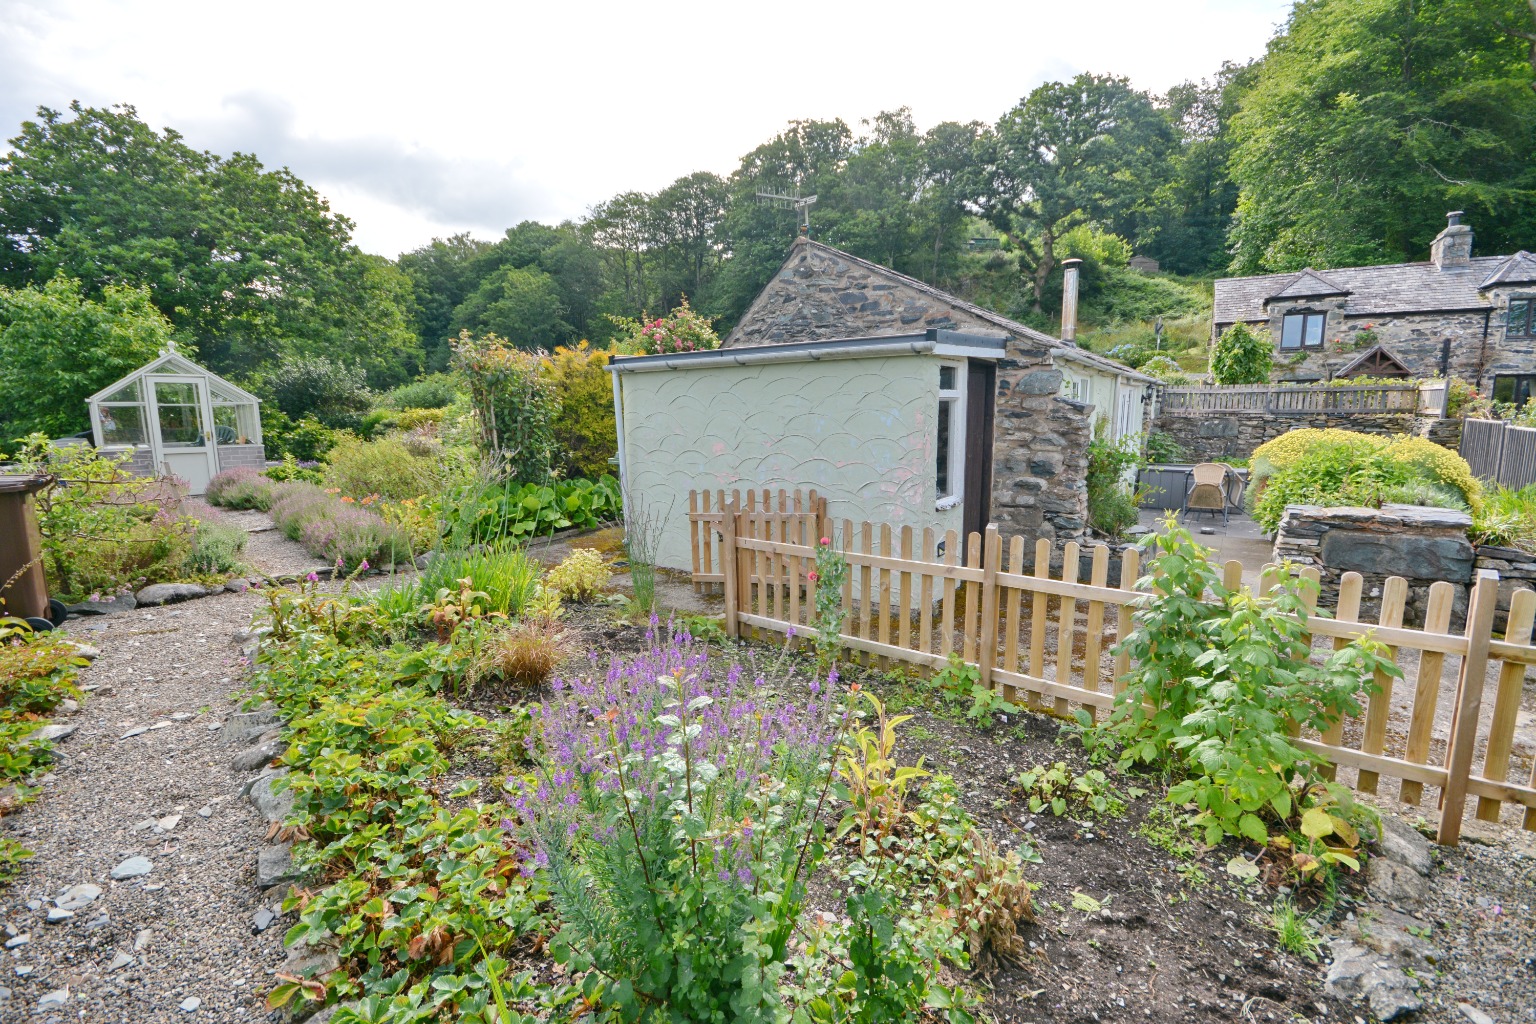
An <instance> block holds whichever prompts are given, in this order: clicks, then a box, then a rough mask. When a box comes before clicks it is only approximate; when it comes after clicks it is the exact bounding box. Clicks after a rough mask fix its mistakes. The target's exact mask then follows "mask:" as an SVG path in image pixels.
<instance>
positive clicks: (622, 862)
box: [513, 618, 846, 1021]
mask: <svg viewBox="0 0 1536 1024" xmlns="http://www.w3.org/2000/svg"><path fill="white" fill-rule="evenodd" d="M656 629H657V623H656V620H655V619H654V618H653V619H652V633H651V636H652V640H653V642H652V646H651V649H650V650H649V651H647V652H645V653H643V654H641V655H640V656H638V657H636V658H635V659H633V660H631V661H622V660H615V661H614V662H613V663H612V665H611V667H610V668H609V670H608V672H607V674H606V675H603V676H594V677H593V678H591V679H576V680H571V681H560V680H557V681H556V682H555V683H554V684H553V688H554V695H553V697H552V698H551V699H550V700H549V701H548V702H546V703H545V704H544V705H543V706H542V707H541V708H539V709H538V711H537V714H538V715H539V718H540V720H541V721H540V723H539V724H540V726H541V728H539V729H538V730H536V731H537V732H539V733H540V734H541V736H542V740H543V744H544V749H545V751H546V754H545V758H544V763H543V765H542V767H541V769H540V770H539V773H538V775H537V782H536V783H532V782H530V783H529V784H527V785H526V786H525V787H524V792H522V793H521V794H520V795H518V796H517V797H515V799H514V800H513V806H514V807H515V808H516V810H517V812H518V815H519V816H520V819H521V821H520V823H519V824H518V825H517V826H516V827H517V828H518V829H519V830H520V831H521V832H522V833H523V836H522V837H523V838H524V839H525V840H528V841H531V845H532V847H533V848H534V849H535V850H536V854H535V855H534V858H533V860H532V861H531V862H530V863H528V864H527V865H525V870H526V871H527V872H529V873H530V874H531V873H533V872H535V871H536V870H537V869H539V868H544V869H546V872H547V878H548V882H549V887H550V892H551V894H552V897H553V900H554V904H555V907H556V909H557V911H558V912H559V914H560V916H561V918H562V919H563V920H564V922H565V927H564V928H563V929H562V931H561V933H560V935H559V936H558V937H557V939H556V940H555V942H554V943H553V944H552V951H553V953H554V955H555V956H556V957H557V959H559V960H561V961H562V962H564V963H566V964H567V965H568V966H569V967H570V969H571V971H572V973H576V972H578V971H589V970H595V971H596V972H597V973H598V975H599V976H601V977H603V978H605V979H606V981H607V983H606V986H605V992H604V996H603V998H604V999H605V1000H606V1001H607V1002H609V1003H610V1004H611V1005H613V1006H615V1007H616V1008H617V1009H618V1010H619V1011H620V1012H621V1013H622V1014H623V1015H624V1016H625V1017H627V1018H629V1019H640V1020H689V1021H726V1020H730V1021H768V1020H772V1019H774V1017H775V1013H776V1012H777V1010H778V1008H779V1007H780V1004H781V1000H780V994H779V978H780V975H781V974H782V972H783V969H784V963H785V959H786V955H787V954H786V950H787V946H788V943H789V938H790V934H791V932H792V931H793V929H794V927H795V923H796V920H797V918H798V917H799V915H800V911H801V908H802V905H803V903H804V900H805V891H806V890H805V879H806V878H807V876H809V875H810V873H811V872H812V871H814V870H815V868H816V866H817V864H818V863H819V862H820V861H821V859H822V857H823V855H824V854H825V841H824V833H823V830H822V826H821V825H820V823H819V822H818V821H817V818H818V815H819V812H820V811H821V809H822V807H823V806H824V805H825V803H826V801H827V799H828V793H829V790H830V782H831V775H832V764H831V760H832V751H833V750H834V749H835V748H836V747H837V745H838V743H839V742H840V741H841V739H842V737H843V734H844V732H845V729H846V715H845V709H844V708H843V707H842V706H841V705H840V704H839V703H838V702H837V700H836V697H835V695H834V694H833V693H832V692H830V688H831V686H832V685H833V684H835V677H834V678H833V679H832V680H829V683H828V685H827V687H823V686H821V685H819V684H818V683H817V682H814V681H813V682H812V683H811V685H810V687H809V692H808V693H807V694H806V695H805V696H806V699H804V700H803V701H797V700H794V699H792V698H791V697H790V696H789V695H788V694H783V693H774V692H772V691H771V690H769V688H768V687H767V685H766V684H765V683H764V681H763V679H762V678H761V677H758V678H756V679H749V678H747V677H746V675H745V674H744V673H743V671H742V669H741V668H740V666H733V667H732V668H731V669H730V670H729V671H728V672H726V673H725V674H724V675H723V676H722V675H720V674H719V673H718V672H716V671H715V670H712V669H711V668H710V667H709V666H708V664H707V659H706V655H705V652H704V650H703V648H702V647H699V646H695V645H693V644H692V642H691V638H690V637H689V636H688V635H687V634H686V633H685V632H681V631H670V630H669V634H670V635H669V638H668V639H667V640H666V641H657V640H655V633H656Z"/></svg>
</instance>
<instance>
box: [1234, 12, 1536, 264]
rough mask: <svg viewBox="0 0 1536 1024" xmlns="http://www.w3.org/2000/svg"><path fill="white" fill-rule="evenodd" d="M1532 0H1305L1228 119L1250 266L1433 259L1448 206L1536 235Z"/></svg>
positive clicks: (1501, 234) (1486, 239)
mask: <svg viewBox="0 0 1536 1024" xmlns="http://www.w3.org/2000/svg"><path fill="white" fill-rule="evenodd" d="M1531 19H1532V14H1531V11H1530V10H1529V4H1528V2H1527V0H1371V2H1365V3H1363V2H1359V0H1305V2H1302V3H1298V4H1297V5H1296V6H1295V7H1294V8H1293V9H1292V12H1291V15H1290V18H1289V20H1288V21H1287V23H1286V26H1285V28H1284V30H1283V31H1282V32H1281V33H1280V34H1279V35H1277V36H1276V37H1275V38H1274V39H1273V40H1272V41H1271V42H1270V44H1269V49H1268V52H1267V53H1266V54H1265V56H1264V58H1263V59H1262V61H1261V62H1260V63H1259V64H1258V66H1257V68H1256V69H1255V71H1254V73H1253V76H1252V81H1251V84H1250V85H1249V87H1248V88H1247V89H1246V90H1245V91H1244V92H1243V94H1242V98H1241V101H1240V109H1239V111H1238V112H1237V113H1236V114H1235V115H1234V117H1233V119H1232V134H1233V147H1234V148H1233V154H1232V164H1231V166H1232V176H1233V178H1234V180H1235V181H1236V182H1237V184H1238V187H1239V189H1240V197H1239V200H1238V219H1237V223H1236V226H1235V228H1234V231H1233V234H1232V241H1233V243H1234V254H1235V256H1234V261H1233V269H1234V270H1235V271H1237V272H1239V273H1255V272H1259V271H1264V270H1271V271H1277V270H1293V269H1297V268H1299V267H1302V266H1307V265H1310V266H1315V267H1330V266H1341V265H1349V264H1359V263H1376V262H1390V261H1393V260H1422V259H1424V258H1425V255H1426V253H1427V251H1428V247H1429V243H1430V240H1431V239H1433V238H1434V236H1435V234H1436V233H1437V232H1438V231H1439V230H1440V228H1441V227H1443V226H1444V224H1445V212H1446V211H1447V210H1453V209H1464V210H1466V211H1468V215H1469V216H1468V219H1469V220H1470V221H1471V222H1472V223H1473V224H1475V225H1476V228H1477V233H1478V245H1479V248H1480V249H1481V250H1482V251H1483V252H1507V251H1509V250H1510V249H1513V248H1518V247H1522V246H1529V245H1530V243H1531V239H1532V238H1533V237H1536V162H1533V161H1532V160H1531V151H1532V143H1533V140H1536V92H1533V91H1532V88H1531V87H1532V84H1533V82H1536V77H1533V76H1536V68H1533V67H1532V65H1531V62H1530V49H1529V44H1528V41H1527V40H1526V39H1524V38H1521V36H1520V35H1518V34H1517V33H1518V32H1521V31H1529V29H1530V28H1531V27H1532V20H1531Z"/></svg>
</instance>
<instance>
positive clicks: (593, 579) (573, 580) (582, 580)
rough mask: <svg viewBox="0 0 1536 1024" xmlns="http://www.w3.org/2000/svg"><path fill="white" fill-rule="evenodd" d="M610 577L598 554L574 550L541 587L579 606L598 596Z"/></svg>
mask: <svg viewBox="0 0 1536 1024" xmlns="http://www.w3.org/2000/svg"><path fill="white" fill-rule="evenodd" d="M610 575H612V573H611V570H609V568H608V565H607V563H606V562H604V561H603V556H602V555H601V554H599V553H598V552H597V551H595V550H594V549H592V548H577V549H575V550H574V551H572V552H571V553H570V554H569V555H567V556H566V557H565V560H564V561H563V562H561V563H560V564H559V565H557V566H555V567H554V568H553V569H551V570H549V573H548V574H547V575H546V576H545V577H544V584H545V586H547V587H549V589H551V590H553V591H555V592H556V593H558V594H559V595H560V596H561V597H563V598H564V599H565V600H567V601H573V602H575V603H577V604H581V603H583V602H585V601H590V600H592V599H593V598H594V597H596V596H597V595H598V594H601V593H602V592H603V588H604V587H605V586H607V585H608V577H609V576H610Z"/></svg>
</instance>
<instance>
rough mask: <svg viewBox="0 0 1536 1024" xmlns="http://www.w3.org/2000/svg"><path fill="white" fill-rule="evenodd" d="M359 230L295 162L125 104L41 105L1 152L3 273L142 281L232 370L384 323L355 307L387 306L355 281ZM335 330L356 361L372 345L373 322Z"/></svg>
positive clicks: (96, 292)
mask: <svg viewBox="0 0 1536 1024" xmlns="http://www.w3.org/2000/svg"><path fill="white" fill-rule="evenodd" d="M351 226H352V225H351V222H350V221H348V220H347V219H346V218H344V217H340V216H337V215H335V214H333V213H332V212H331V210H330V208H329V207H328V205H327V204H326V202H325V200H323V199H322V198H321V197H320V196H319V195H318V194H316V192H315V191H314V190H313V189H311V188H310V187H309V186H307V185H305V184H304V183H303V182H302V181H300V180H299V179H298V178H297V177H296V176H295V175H294V174H293V173H292V172H290V171H289V170H287V169H286V168H283V169H279V170H267V169H265V168H264V167H263V166H262V165H261V163H260V161H259V160H257V159H256V157H254V156H251V155H248V154H242V153H236V154H234V155H232V156H230V157H228V158H221V157H218V156H215V155H213V154H211V153H206V152H198V151H197V150H194V149H192V148H191V147H189V146H187V145H186V144H185V143H184V142H183V141H182V138H181V136H180V135H179V134H178V133H177V132H175V131H174V130H172V129H166V130H165V131H164V132H157V131H155V130H154V129H152V128H150V127H149V126H148V125H147V124H145V123H144V122H143V121H141V120H140V119H139V117H138V115H137V112H136V111H135V110H134V108H133V107H131V106H126V105H120V106H115V107H111V108H108V109H98V108H92V107H86V106H82V105H81V104H79V103H74V104H71V106H70V109H69V116H66V115H65V114H63V113H61V112H59V111H56V110H50V109H48V108H41V109H39V111H38V116H37V119H36V120H35V121H27V122H24V123H23V124H22V126H21V134H20V135H18V136H16V137H15V138H14V139H12V140H11V152H10V153H9V154H8V155H6V156H4V157H0V282H3V283H6V284H9V285H11V286H13V287H18V286H24V285H28V284H37V283H41V282H44V281H48V280H50V279H51V278H52V277H53V276H54V275H55V274H57V273H60V272H62V273H65V274H67V275H69V276H71V277H74V278H77V279H79V280H80V281H81V283H82V285H83V287H84V289H85V294H86V295H87V296H91V297H95V296H101V295H103V294H104V292H105V289H106V287H107V286H109V285H113V284H129V285H135V286H143V287H147V288H148V289H149V290H150V294H151V296H152V297H153V299H154V303H155V305H156V306H158V307H159V308H160V310H161V312H163V313H164V314H165V315H166V316H167V317H168V318H169V319H170V321H171V323H172V324H173V325H174V327H175V329H176V331H177V333H178V335H180V336H181V337H184V338H190V339H195V340H196V342H197V344H198V347H199V349H200V350H201V351H202V354H203V358H204V359H205V360H206V361H207V362H208V363H209V365H210V366H212V367H213V368H214V369H215V370H218V371H220V372H223V373H230V372H235V371H247V370H251V369H254V368H256V367H257V366H260V365H262V364H264V363H269V362H273V361H275V360H277V359H279V358H281V357H282V356H283V355H285V354H286V353H288V352H291V351H293V343H294V342H295V340H296V339H303V338H307V337H313V336H315V335H316V334H317V333H319V334H327V332H331V330H332V328H333V327H334V325H336V324H338V323H346V322H348V321H349V320H357V319H358V318H359V317H361V318H363V319H365V320H366V319H371V318H374V317H376V314H375V313H374V312H371V311H359V310H355V309H349V308H347V307H354V306H356V305H358V304H359V303H360V302H365V301H366V302H378V301H384V300H385V295H382V294H381V293H380V291H379V290H378V289H376V288H375V289H371V290H370V289H363V290H362V291H359V290H358V288H357V287H355V286H356V284H357V282H358V281H360V280H363V279H365V278H366V277H367V276H368V267H367V266H366V265H362V264H359V263H358V262H357V261H358V259H359V258H360V256H361V254H360V253H359V252H358V251H357V249H356V247H355V246H353V245H352V244H351ZM390 294H393V293H390ZM329 336H330V338H331V343H332V344H333V345H337V346H341V345H346V346H351V347H353V350H354V352H355V353H356V354H358V355H361V354H362V350H363V349H365V348H366V347H367V346H369V345H372V344H374V343H376V341H377V334H376V333H375V332H372V331H343V332H341V333H331V334H330V335H329ZM411 362H412V360H410V359H406V360H405V361H404V362H403V363H402V364H401V365H402V366H408V365H409V364H410V363H411Z"/></svg>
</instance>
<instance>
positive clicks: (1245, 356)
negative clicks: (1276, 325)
mask: <svg viewBox="0 0 1536 1024" xmlns="http://www.w3.org/2000/svg"><path fill="white" fill-rule="evenodd" d="M1273 361H1274V352H1273V351H1272V350H1271V348H1270V344H1269V339H1268V338H1266V337H1264V336H1262V335H1260V334H1259V333H1258V332H1256V331H1253V330H1250V329H1249V327H1248V325H1247V324H1244V323H1235V324H1233V325H1232V326H1231V327H1228V328H1227V329H1226V330H1224V331H1222V332H1221V337H1220V338H1218V339H1217V340H1216V351H1214V352H1212V353H1211V376H1212V377H1214V378H1216V383H1217V384H1268V383H1269V371H1270V367H1271V366H1272V365H1273Z"/></svg>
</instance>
